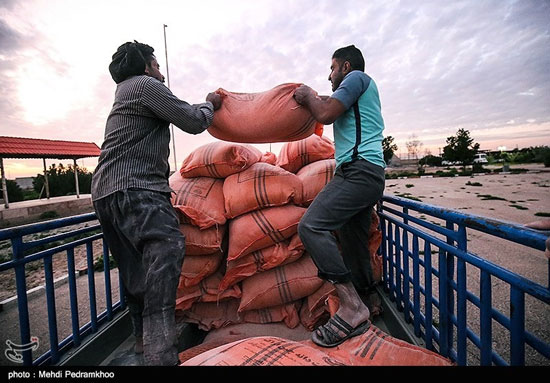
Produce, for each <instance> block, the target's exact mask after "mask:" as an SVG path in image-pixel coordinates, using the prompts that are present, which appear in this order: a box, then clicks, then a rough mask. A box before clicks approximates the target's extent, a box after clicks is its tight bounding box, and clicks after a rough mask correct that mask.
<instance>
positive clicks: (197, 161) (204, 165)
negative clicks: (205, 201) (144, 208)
mask: <svg viewBox="0 0 550 383" xmlns="http://www.w3.org/2000/svg"><path fill="white" fill-rule="evenodd" d="M216 113H217V112H216ZM262 158H264V159H265V161H272V160H273V158H272V156H270V155H267V154H265V155H262V152H260V151H259V150H258V149H257V148H255V147H254V146H252V145H245V144H234V143H229V142H221V141H218V142H213V143H210V144H206V145H203V146H200V147H198V148H197V149H195V150H194V151H193V152H191V153H190V154H189V155H188V156H187V157H186V158H185V160H184V161H183V163H182V165H181V168H180V174H181V176H182V177H184V178H193V177H212V178H225V177H227V176H229V175H231V174H234V173H238V172H240V171H243V170H245V169H247V168H248V167H249V166H250V165H252V164H255V163H256V162H258V161H260V160H261V159H262Z"/></svg>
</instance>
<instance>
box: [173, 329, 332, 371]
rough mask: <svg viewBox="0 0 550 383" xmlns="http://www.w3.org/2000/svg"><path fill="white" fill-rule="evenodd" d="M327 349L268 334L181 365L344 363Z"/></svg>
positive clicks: (320, 364) (204, 354) (222, 348)
mask: <svg viewBox="0 0 550 383" xmlns="http://www.w3.org/2000/svg"><path fill="white" fill-rule="evenodd" d="M341 365H343V364H342V363H341V362H339V361H338V360H336V359H333V358H331V357H329V356H328V355H327V354H326V353H324V352H323V351H320V350H317V349H315V348H313V347H311V346H309V345H305V344H302V343H300V342H296V341H293V340H287V339H283V338H278V337H272V336H264V337H252V338H247V339H241V340H237V341H235V342H232V343H229V344H226V345H223V346H219V347H216V348H213V349H211V350H209V351H206V352H204V353H202V354H199V355H197V356H195V357H193V358H191V359H188V360H187V361H185V362H184V363H182V364H181V366H341Z"/></svg>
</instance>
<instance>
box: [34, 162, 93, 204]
mask: <svg viewBox="0 0 550 383" xmlns="http://www.w3.org/2000/svg"><path fill="white" fill-rule="evenodd" d="M77 169H78V188H79V191H80V193H83V194H89V193H90V190H91V184H92V173H90V172H88V170H87V169H86V168H81V167H78V168H77ZM47 174H48V184H49V188H50V196H51V197H58V196H65V195H71V194H76V187H75V182H74V181H75V180H74V166H73V165H68V166H67V167H65V166H64V165H63V164H61V163H60V164H59V165H57V166H55V164H52V165H51V166H50V168H49V169H48V170H47ZM32 183H33V187H34V190H35V191H36V192H37V193H40V191H41V190H42V186H43V185H44V176H43V175H42V174H37V175H36V177H34V179H33V182H32Z"/></svg>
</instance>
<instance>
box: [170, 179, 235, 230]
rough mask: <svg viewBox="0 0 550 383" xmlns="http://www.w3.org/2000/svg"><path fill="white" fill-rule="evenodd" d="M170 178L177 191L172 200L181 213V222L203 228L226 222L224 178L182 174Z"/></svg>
mask: <svg viewBox="0 0 550 383" xmlns="http://www.w3.org/2000/svg"><path fill="white" fill-rule="evenodd" d="M174 175H176V173H174ZM170 180H171V182H170V187H171V188H172V189H173V190H174V191H175V192H176V194H175V195H174V194H172V198H171V202H172V205H173V206H174V208H175V209H176V211H178V212H179V213H180V214H179V215H180V222H181V223H191V224H193V225H195V226H198V227H200V228H201V229H206V228H209V227H211V226H214V225H223V224H225V222H226V218H225V208H224V199H223V180H220V179H216V178H210V177H196V178H182V177H180V176H176V177H173V176H172V177H170Z"/></svg>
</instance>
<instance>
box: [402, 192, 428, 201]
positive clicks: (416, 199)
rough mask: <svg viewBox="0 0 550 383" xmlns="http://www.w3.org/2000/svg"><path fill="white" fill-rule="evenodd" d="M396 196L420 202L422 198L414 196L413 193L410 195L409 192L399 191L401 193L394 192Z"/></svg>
mask: <svg viewBox="0 0 550 383" xmlns="http://www.w3.org/2000/svg"><path fill="white" fill-rule="evenodd" d="M396 195H397V196H398V197H401V198H407V199H411V200H413V201H418V202H422V200H421V199H420V198H418V197H414V196H413V195H411V193H401V194H396Z"/></svg>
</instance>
